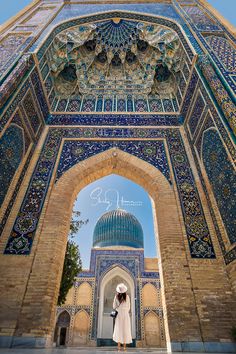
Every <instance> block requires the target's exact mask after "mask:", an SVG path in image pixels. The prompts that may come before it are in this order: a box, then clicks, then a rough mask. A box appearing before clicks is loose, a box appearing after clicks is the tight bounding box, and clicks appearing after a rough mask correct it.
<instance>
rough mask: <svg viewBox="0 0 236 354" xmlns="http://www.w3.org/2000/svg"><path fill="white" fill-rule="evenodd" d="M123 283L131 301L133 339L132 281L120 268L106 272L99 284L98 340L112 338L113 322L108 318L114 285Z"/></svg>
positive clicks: (133, 294)
mask: <svg viewBox="0 0 236 354" xmlns="http://www.w3.org/2000/svg"><path fill="white" fill-rule="evenodd" d="M119 283H124V284H125V285H126V286H127V287H128V295H129V296H130V299H131V328H132V338H133V339H135V332H136V331H135V290H134V281H133V279H132V277H131V276H130V274H129V273H128V272H127V271H125V270H124V269H122V268H120V267H115V268H113V269H111V270H110V271H108V272H107V273H106V274H105V276H104V277H103V279H102V280H101V284H100V297H99V314H98V338H102V339H103V338H105V339H108V338H112V333H113V320H112V318H111V317H110V311H111V309H112V304H113V298H114V294H115V289H116V285H117V284H119Z"/></svg>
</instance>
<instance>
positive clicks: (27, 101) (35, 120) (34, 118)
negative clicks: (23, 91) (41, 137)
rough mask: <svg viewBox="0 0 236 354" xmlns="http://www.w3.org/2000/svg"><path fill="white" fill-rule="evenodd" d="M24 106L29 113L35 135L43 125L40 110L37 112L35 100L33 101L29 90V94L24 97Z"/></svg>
mask: <svg viewBox="0 0 236 354" xmlns="http://www.w3.org/2000/svg"><path fill="white" fill-rule="evenodd" d="M23 108H24V111H25V112H26V114H27V117H28V120H29V122H30V124H31V127H32V129H33V132H34V134H35V135H37V132H38V129H39V127H40V125H41V122H40V118H39V115H38V112H36V109H35V106H34V102H33V98H32V96H31V93H30V92H28V93H27V95H26V96H25V98H24V101H23Z"/></svg>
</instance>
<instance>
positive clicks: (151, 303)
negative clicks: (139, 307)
mask: <svg viewBox="0 0 236 354" xmlns="http://www.w3.org/2000/svg"><path fill="white" fill-rule="evenodd" d="M142 302H143V307H158V292H157V289H156V288H155V286H154V285H152V284H150V283H148V284H145V285H144V287H143V289H142Z"/></svg>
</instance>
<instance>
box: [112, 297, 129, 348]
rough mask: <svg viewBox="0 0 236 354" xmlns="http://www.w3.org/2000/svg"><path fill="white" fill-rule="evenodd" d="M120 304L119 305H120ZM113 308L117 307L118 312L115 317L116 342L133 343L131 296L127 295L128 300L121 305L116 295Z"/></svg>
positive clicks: (114, 338)
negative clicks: (130, 312)
mask: <svg viewBox="0 0 236 354" xmlns="http://www.w3.org/2000/svg"><path fill="white" fill-rule="evenodd" d="M118 306H119V307H118ZM113 309H117V311H118V314H117V316H116V319H115V327H114V332H113V340H114V341H115V342H116V343H122V344H124V343H126V344H129V343H132V334H131V324H130V315H129V311H130V298H129V295H127V296H126V301H123V302H122V303H121V304H120V305H119V301H118V299H117V297H116V296H115V297H114V301H113Z"/></svg>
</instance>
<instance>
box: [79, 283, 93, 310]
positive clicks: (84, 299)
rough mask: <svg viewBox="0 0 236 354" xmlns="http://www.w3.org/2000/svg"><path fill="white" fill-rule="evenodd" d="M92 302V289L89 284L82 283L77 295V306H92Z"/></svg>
mask: <svg viewBox="0 0 236 354" xmlns="http://www.w3.org/2000/svg"><path fill="white" fill-rule="evenodd" d="M91 302H92V287H91V285H89V284H88V283H87V282H85V283H82V284H81V285H80V286H79V287H78V289H77V294H76V305H78V306H80V305H86V306H90V305H91Z"/></svg>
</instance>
